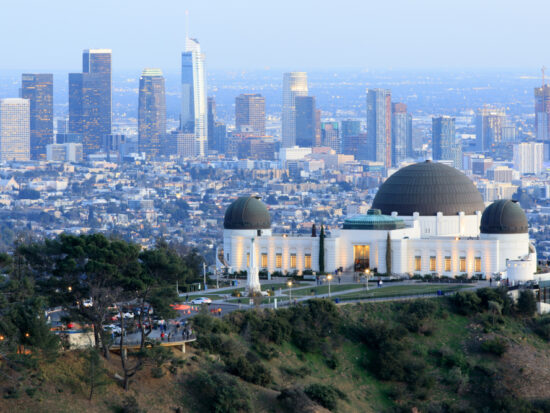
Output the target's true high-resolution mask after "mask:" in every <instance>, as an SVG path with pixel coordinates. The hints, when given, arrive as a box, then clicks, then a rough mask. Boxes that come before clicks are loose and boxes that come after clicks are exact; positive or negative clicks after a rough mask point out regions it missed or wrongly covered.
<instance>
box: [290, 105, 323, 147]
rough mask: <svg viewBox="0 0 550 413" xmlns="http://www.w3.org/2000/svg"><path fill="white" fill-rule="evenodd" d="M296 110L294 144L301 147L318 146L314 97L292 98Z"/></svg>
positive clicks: (319, 143)
mask: <svg viewBox="0 0 550 413" xmlns="http://www.w3.org/2000/svg"><path fill="white" fill-rule="evenodd" d="M294 103H295V108H296V109H295V111H296V117H295V119H296V121H295V122H296V134H295V136H296V145H297V146H301V147H303V148H311V147H313V146H320V145H321V142H319V139H318V137H320V131H318V130H317V129H318V127H319V126H320V125H318V123H317V109H316V107H315V97H313V96H296V97H295V99H294Z"/></svg>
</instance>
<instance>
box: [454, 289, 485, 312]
mask: <svg viewBox="0 0 550 413" xmlns="http://www.w3.org/2000/svg"><path fill="white" fill-rule="evenodd" d="M451 302H452V304H453V307H454V309H455V311H456V312H457V313H459V314H462V315H472V314H475V313H478V312H479V311H480V305H481V299H480V298H479V296H478V295H477V294H475V293H473V292H471V291H459V292H457V293H456V294H455V295H454V296H453V297H452V299H451Z"/></svg>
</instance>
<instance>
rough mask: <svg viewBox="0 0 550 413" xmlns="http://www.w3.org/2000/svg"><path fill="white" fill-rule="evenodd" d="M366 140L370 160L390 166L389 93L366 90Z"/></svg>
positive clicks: (380, 90)
mask: <svg viewBox="0 0 550 413" xmlns="http://www.w3.org/2000/svg"><path fill="white" fill-rule="evenodd" d="M367 140H368V146H369V153H370V157H369V158H370V160H372V161H377V162H384V166H385V167H386V168H389V167H390V166H391V165H392V155H391V92H390V91H389V90H386V89H368V90H367Z"/></svg>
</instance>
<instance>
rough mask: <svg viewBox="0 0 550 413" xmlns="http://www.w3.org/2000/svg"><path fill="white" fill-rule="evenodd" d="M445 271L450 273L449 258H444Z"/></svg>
mask: <svg viewBox="0 0 550 413" xmlns="http://www.w3.org/2000/svg"><path fill="white" fill-rule="evenodd" d="M445 271H446V272H449V271H451V257H445Z"/></svg>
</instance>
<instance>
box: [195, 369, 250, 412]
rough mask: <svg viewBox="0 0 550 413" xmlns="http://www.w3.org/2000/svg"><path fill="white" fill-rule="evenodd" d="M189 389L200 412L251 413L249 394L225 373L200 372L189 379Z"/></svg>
mask: <svg viewBox="0 0 550 413" xmlns="http://www.w3.org/2000/svg"><path fill="white" fill-rule="evenodd" d="M189 387H190V389H191V391H192V392H193V395H194V396H195V399H196V400H197V402H199V404H200V405H201V406H202V410H200V411H208V412H214V413H241V412H250V411H251V403H250V393H249V392H248V390H247V389H246V388H245V387H244V386H243V385H242V384H240V383H239V382H238V381H237V380H236V379H235V378H234V377H232V376H230V375H228V374H226V373H214V372H210V373H208V372H205V371H200V372H198V373H197V374H195V375H194V376H193V377H192V378H191V380H190V381H189ZM185 402H186V401H185ZM186 403H187V402H186Z"/></svg>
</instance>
